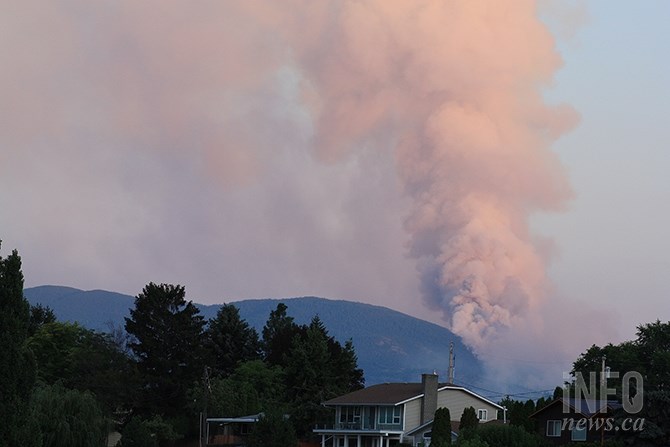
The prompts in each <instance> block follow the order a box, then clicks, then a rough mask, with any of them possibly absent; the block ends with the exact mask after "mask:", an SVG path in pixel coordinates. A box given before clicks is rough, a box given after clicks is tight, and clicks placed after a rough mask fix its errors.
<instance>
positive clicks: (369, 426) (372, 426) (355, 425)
mask: <svg viewBox="0 0 670 447" xmlns="http://www.w3.org/2000/svg"><path fill="white" fill-rule="evenodd" d="M315 430H342V431H402V424H380V423H365V422H338V423H335V424H321V425H317V426H316V428H315Z"/></svg>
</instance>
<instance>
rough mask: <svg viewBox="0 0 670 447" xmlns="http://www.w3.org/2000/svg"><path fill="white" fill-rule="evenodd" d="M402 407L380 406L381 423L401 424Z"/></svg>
mask: <svg viewBox="0 0 670 447" xmlns="http://www.w3.org/2000/svg"><path fill="white" fill-rule="evenodd" d="M401 411H402V409H401V408H400V407H379V423H380V424H400V415H401Z"/></svg>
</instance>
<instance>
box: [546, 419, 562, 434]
mask: <svg viewBox="0 0 670 447" xmlns="http://www.w3.org/2000/svg"><path fill="white" fill-rule="evenodd" d="M560 436H561V420H560V419H558V420H551V421H547V437H550V438H558V437H560Z"/></svg>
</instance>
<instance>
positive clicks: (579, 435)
mask: <svg viewBox="0 0 670 447" xmlns="http://www.w3.org/2000/svg"><path fill="white" fill-rule="evenodd" d="M570 439H572V440H573V441H586V426H585V425H584V426H582V425H581V424H575V426H574V427H573V428H572V430H571V433H570Z"/></svg>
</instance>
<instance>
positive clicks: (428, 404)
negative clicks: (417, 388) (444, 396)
mask: <svg viewBox="0 0 670 447" xmlns="http://www.w3.org/2000/svg"><path fill="white" fill-rule="evenodd" d="M437 382H438V380H437V374H435V373H433V374H421V385H422V388H423V400H422V401H421V424H422V425H423V424H425V423H426V422H428V421H431V420H433V418H434V417H435V410H437Z"/></svg>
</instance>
